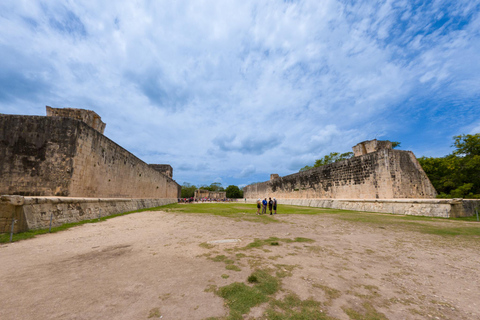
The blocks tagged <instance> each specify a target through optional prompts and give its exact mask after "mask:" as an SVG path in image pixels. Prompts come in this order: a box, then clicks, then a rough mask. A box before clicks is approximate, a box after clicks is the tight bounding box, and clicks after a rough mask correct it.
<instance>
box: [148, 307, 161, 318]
mask: <svg viewBox="0 0 480 320" xmlns="http://www.w3.org/2000/svg"><path fill="white" fill-rule="evenodd" d="M161 316H162V315H161V314H160V309H158V308H153V309H152V310H150V313H149V314H148V319H150V318H160V317H161Z"/></svg>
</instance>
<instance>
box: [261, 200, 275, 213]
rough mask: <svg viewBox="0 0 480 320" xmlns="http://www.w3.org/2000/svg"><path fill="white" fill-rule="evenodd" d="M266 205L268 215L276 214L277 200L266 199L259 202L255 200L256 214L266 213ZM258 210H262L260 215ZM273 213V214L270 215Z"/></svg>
mask: <svg viewBox="0 0 480 320" xmlns="http://www.w3.org/2000/svg"><path fill="white" fill-rule="evenodd" d="M267 205H268V210H270V215H272V214H277V199H275V198H273V200H272V198H268V201H267V198H265V199H263V200H261V199H258V200H257V214H266V213H267ZM260 208H261V209H262V213H260ZM272 212H273V213H272Z"/></svg>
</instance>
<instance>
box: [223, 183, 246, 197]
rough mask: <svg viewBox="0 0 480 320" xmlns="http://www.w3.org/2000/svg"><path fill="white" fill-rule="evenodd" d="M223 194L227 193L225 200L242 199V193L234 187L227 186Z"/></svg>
mask: <svg viewBox="0 0 480 320" xmlns="http://www.w3.org/2000/svg"><path fill="white" fill-rule="evenodd" d="M225 192H226V193H227V198H231V199H232V198H243V191H242V190H240V188H239V187H237V186H234V185H229V186H228V187H227V188H226V189H225Z"/></svg>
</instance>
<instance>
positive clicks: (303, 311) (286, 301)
mask: <svg viewBox="0 0 480 320" xmlns="http://www.w3.org/2000/svg"><path fill="white" fill-rule="evenodd" d="M265 315H266V316H267V317H266V318H267V319H269V320H290V319H318V320H330V319H334V318H331V317H329V316H327V315H326V314H325V312H324V311H323V310H322V303H321V302H318V301H315V300H313V299H307V300H301V299H300V298H299V297H298V296H297V295H296V294H293V293H291V294H288V295H287V296H285V298H283V299H282V300H273V301H272V302H271V303H270V306H269V308H268V309H267V310H266V312H265Z"/></svg>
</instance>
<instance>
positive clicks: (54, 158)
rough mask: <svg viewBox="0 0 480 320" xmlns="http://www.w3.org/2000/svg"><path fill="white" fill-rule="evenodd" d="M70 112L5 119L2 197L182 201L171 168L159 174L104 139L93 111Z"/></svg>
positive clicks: (1, 126)
mask: <svg viewBox="0 0 480 320" xmlns="http://www.w3.org/2000/svg"><path fill="white" fill-rule="evenodd" d="M65 110H66V111H64V112H63V111H62V109H52V108H49V107H47V112H49V114H50V115H52V116H49V117H42V116H18V115H3V114H2V115H0V177H1V180H0V194H2V195H23V196H65V197H95V198H141V199H148V198H170V199H177V198H178V197H179V196H180V186H179V185H178V184H177V183H176V182H175V181H174V180H173V179H172V177H171V167H170V170H166V167H164V166H168V165H162V168H163V169H162V170H160V172H159V171H158V170H157V167H156V166H150V165H148V164H146V163H145V162H143V161H142V160H140V159H138V158H137V157H135V156H134V155H133V154H131V153H130V152H128V151H127V150H125V149H124V148H122V147H120V146H119V145H117V144H116V143H115V142H113V141H112V140H110V139H108V138H107V137H105V136H104V135H103V134H102V133H101V132H102V131H103V129H104V128H105V124H104V123H103V122H101V120H100V117H98V116H97V115H96V114H95V113H94V112H93V111H88V110H75V109H65ZM64 116H68V117H64ZM69 116H74V118H71V117H69ZM78 118H81V120H78ZM84 119H86V121H87V122H84ZM87 123H90V124H92V125H94V126H96V129H94V128H93V127H91V126H90V125H89V124H87ZM165 172H167V174H166V175H165V174H164V173H165ZM168 172H169V173H168Z"/></svg>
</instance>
